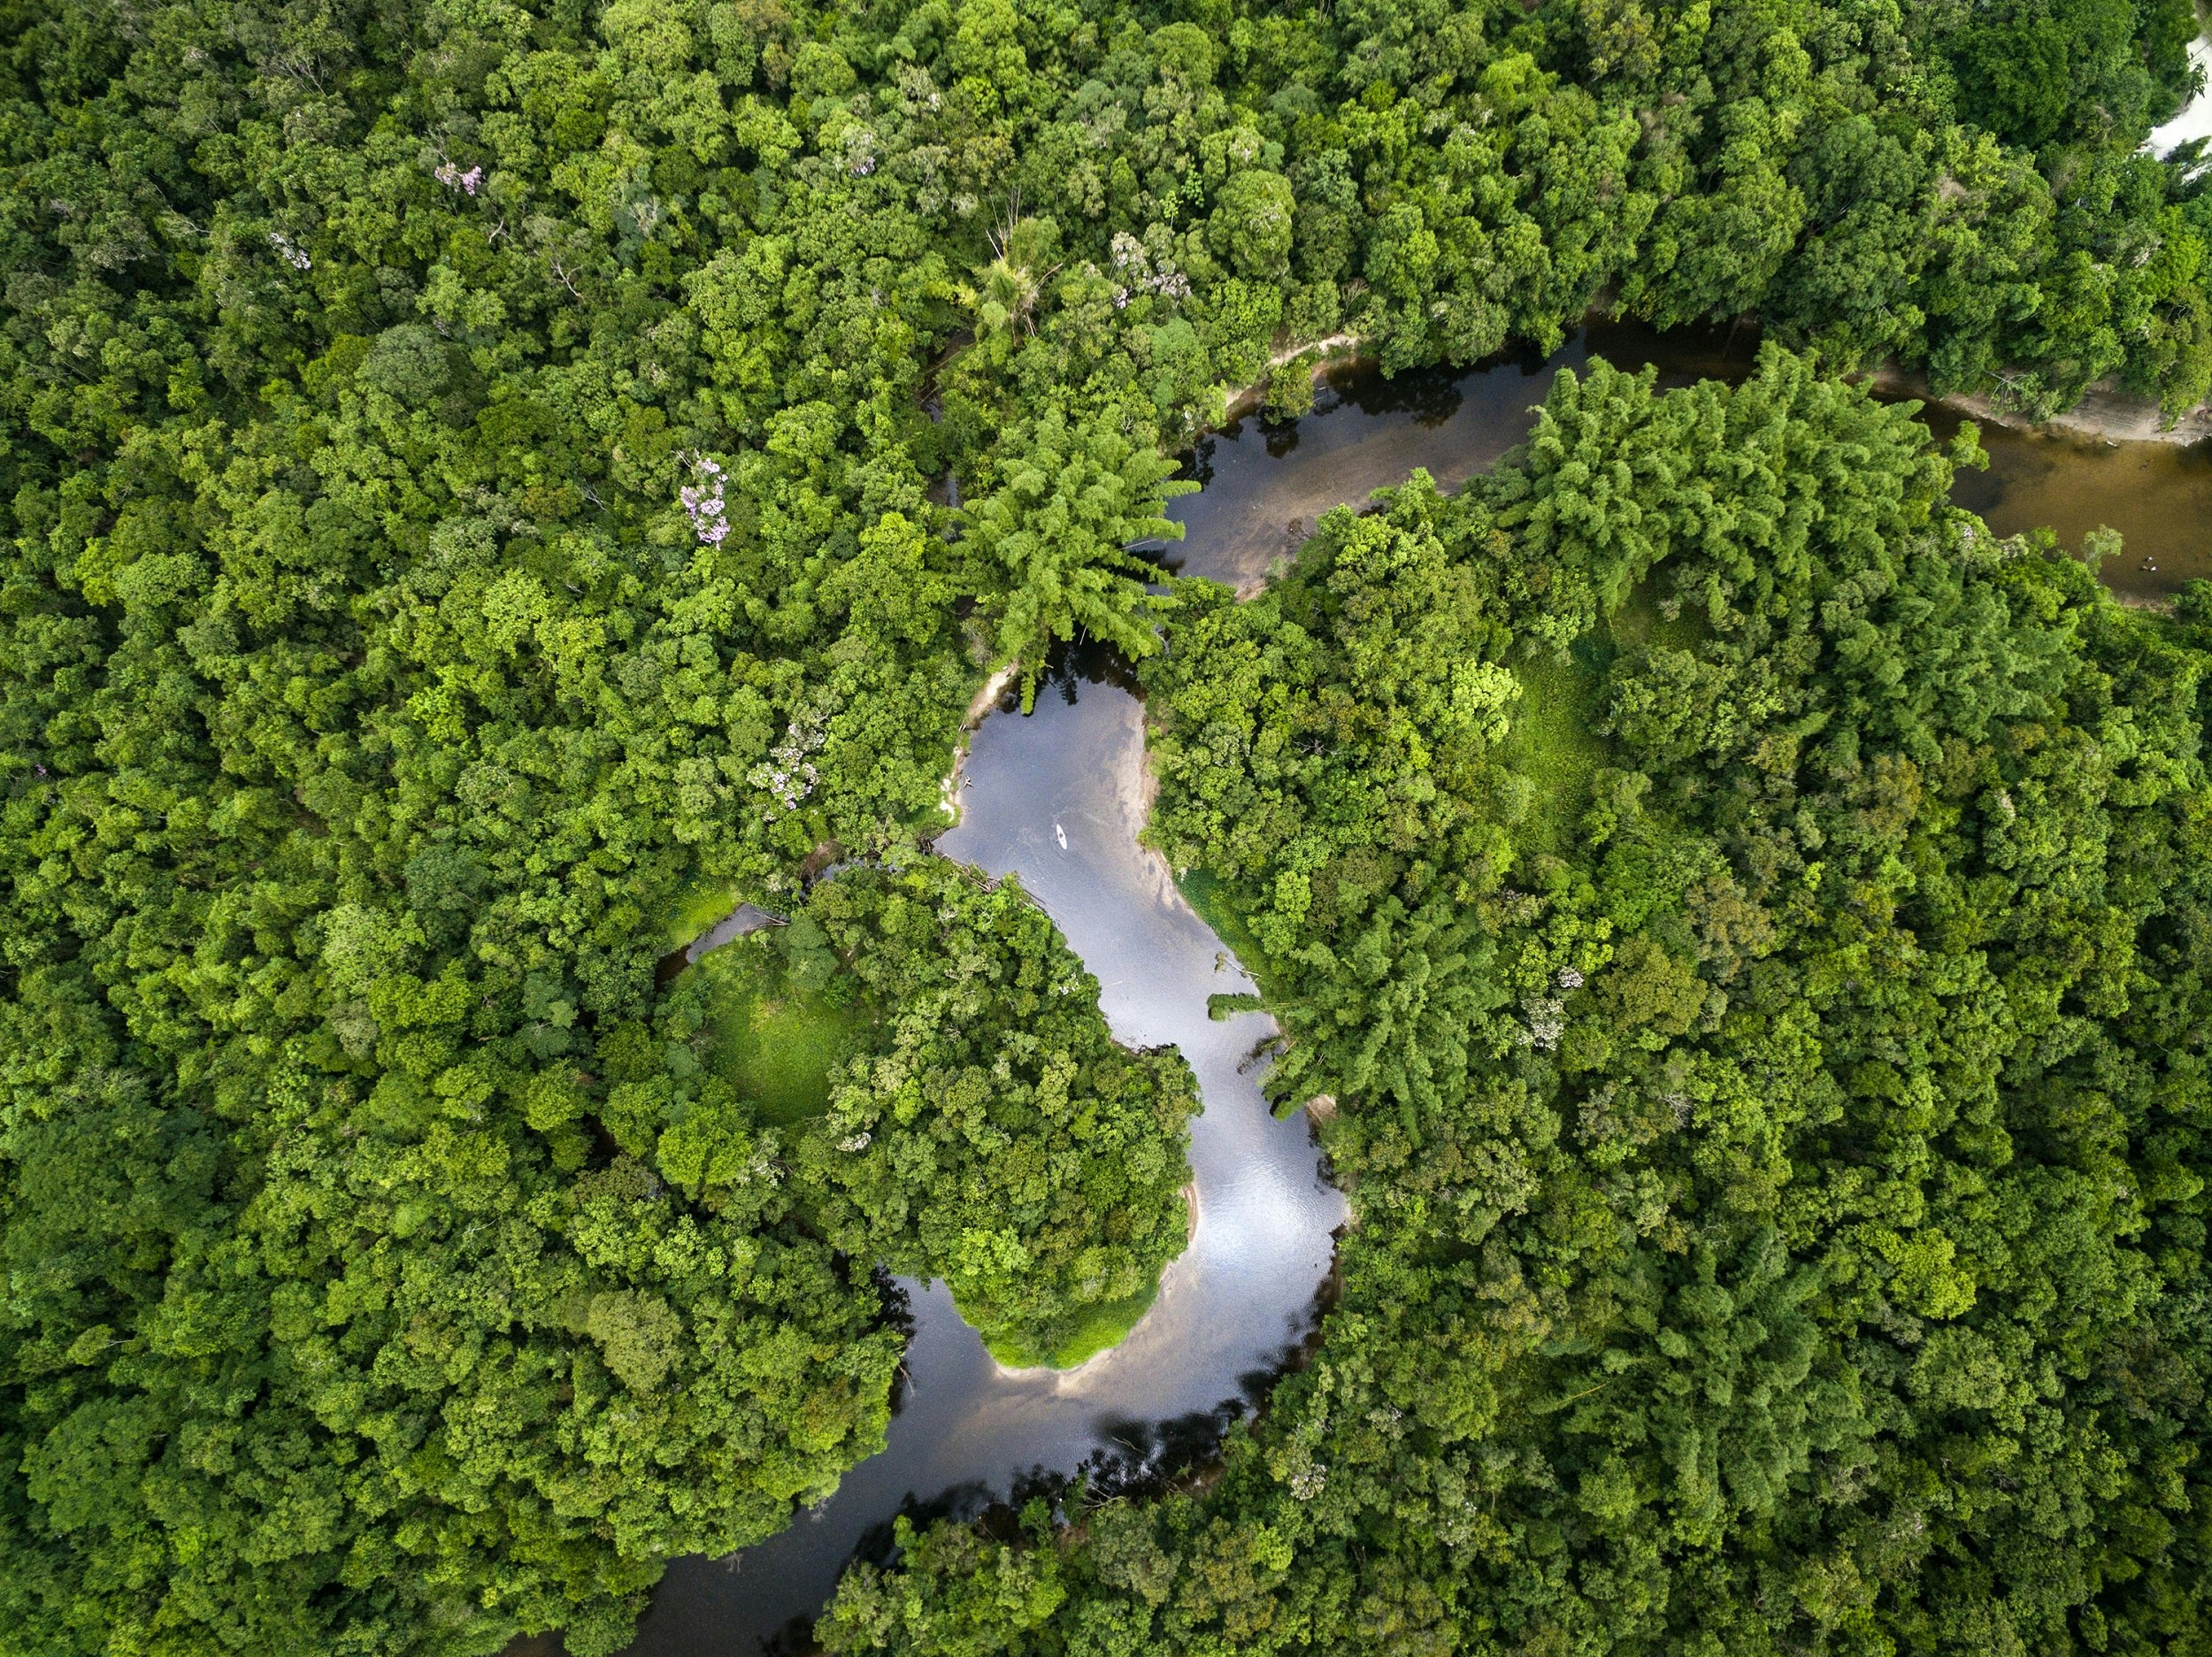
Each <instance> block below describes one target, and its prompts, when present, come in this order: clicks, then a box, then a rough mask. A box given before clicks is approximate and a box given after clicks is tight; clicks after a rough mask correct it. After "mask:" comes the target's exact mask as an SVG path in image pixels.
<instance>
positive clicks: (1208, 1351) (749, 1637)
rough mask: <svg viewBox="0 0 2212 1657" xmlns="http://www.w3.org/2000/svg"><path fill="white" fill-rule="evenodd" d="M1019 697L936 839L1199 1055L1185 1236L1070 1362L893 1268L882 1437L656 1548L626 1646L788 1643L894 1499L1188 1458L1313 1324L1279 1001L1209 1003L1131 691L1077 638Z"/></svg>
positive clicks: (1146, 1029) (1225, 976)
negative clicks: (744, 1531) (1095, 1349)
mask: <svg viewBox="0 0 2212 1657" xmlns="http://www.w3.org/2000/svg"><path fill="white" fill-rule="evenodd" d="M1015 706H1016V703H1015V700H1014V695H1013V693H1012V692H1011V691H1009V693H1008V694H1007V697H1006V699H1005V700H1004V701H1002V702H1001V703H1000V704H999V706H998V708H997V710H995V711H994V712H993V713H992V714H991V715H990V716H989V717H987V718H986V719H985V720H984V721H983V723H982V725H981V726H980V727H979V729H978V730H977V732H976V733H975V738H974V744H973V747H972V749H971V751H970V753H969V755H968V757H967V760H966V763H964V765H963V766H962V768H961V772H960V776H961V782H962V796H961V805H962V816H961V819H960V822H959V825H958V826H957V827H956V828H953V829H951V830H949V831H948V832H946V833H945V834H943V835H942V836H941V837H940V838H939V840H938V841H937V849H938V850H939V851H940V852H941V853H943V854H944V855H947V856H950V857H956V858H958V859H960V860H961V861H962V862H964V863H972V864H974V865H975V866H976V867H978V868H979V869H983V870H985V871H988V872H989V873H992V874H995V875H1003V874H1009V873H1012V874H1018V875H1019V876H1020V877H1021V882H1022V885H1023V886H1024V887H1025V889H1026V890H1027V891H1028V892H1029V893H1030V894H1032V895H1033V896H1034V897H1035V898H1036V899H1037V901H1039V902H1041V904H1043V906H1044V908H1045V909H1046V910H1047V912H1048V913H1049V914H1050V915H1051V917H1052V918H1053V919H1054V920H1055V921H1056V923H1057V924H1059V927H1060V930H1061V931H1062V932H1064V934H1065V935H1066V937H1067V940H1068V942H1069V944H1070V946H1071V947H1073V949H1074V950H1075V952H1076V954H1077V955H1080V956H1081V957H1082V959H1083V962H1084V963H1085V964H1086V965H1087V967H1088V968H1089V969H1090V970H1091V971H1092V973H1093V974H1094V975H1095V976H1096V978H1098V980H1099V984H1100V993H1099V1001H1100V1005H1101V1007H1102V1009H1103V1010H1104V1012H1105V1015H1106V1020H1107V1023H1108V1024H1109V1025H1110V1027H1111V1028H1112V1030H1113V1032H1114V1034H1115V1035H1116V1036H1117V1037H1118V1039H1121V1040H1122V1041H1124V1042H1126V1043H1128V1044H1129V1045H1131V1046H1133V1047H1157V1046H1161V1045H1164V1044H1165V1043H1168V1042H1172V1043H1174V1044H1175V1046H1176V1047H1179V1048H1180V1049H1181V1051H1182V1054H1183V1056H1184V1058H1185V1059H1186V1060H1187V1061H1188V1062H1189V1063H1190V1065H1191V1068H1192V1070H1194V1071H1195V1072H1196V1074H1197V1078H1198V1085H1199V1094H1200V1098H1201V1100H1202V1103H1203V1107H1204V1108H1203V1109H1202V1113H1201V1114H1200V1116H1198V1118H1197V1120H1196V1121H1195V1123H1194V1124H1193V1128H1192V1133H1191V1148H1190V1161H1191V1170H1192V1174H1193V1186H1194V1193H1195V1198H1196V1201H1195V1204H1194V1207H1195V1209H1196V1214H1195V1226H1194V1231H1193V1234H1192V1237H1191V1241H1190V1246H1189V1247H1187V1248H1186V1249H1185V1250H1184V1252H1183V1253H1182V1254H1180V1255H1179V1257H1178V1258H1177V1259H1176V1260H1175V1262H1173V1263H1172V1264H1171V1265H1170V1266H1169V1268H1168V1270H1167V1271H1166V1273H1165V1274H1164V1276H1163V1277H1162V1279H1161V1283H1160V1294H1159V1298H1158V1300H1156V1301H1155V1302H1154V1303H1153V1306H1152V1308H1151V1309H1150V1310H1149V1311H1148V1312H1147V1313H1146V1314H1145V1316H1144V1317H1143V1319H1142V1321H1141V1322H1140V1323H1138V1324H1137V1326H1136V1328H1135V1329H1134V1330H1133V1331H1132V1332H1131V1333H1130V1334H1129V1336H1128V1337H1127V1338H1126V1339H1125V1340H1123V1341H1122V1342H1121V1344H1120V1345H1119V1346H1115V1347H1113V1348H1111V1349H1110V1350H1109V1351H1107V1352H1104V1353H1102V1354H1099V1355H1098V1356H1097V1357H1095V1358H1094V1359H1092V1360H1091V1361H1090V1362H1088V1363H1086V1364H1084V1365H1082V1366H1081V1367H1080V1368H1079V1369H1071V1370H1067V1371H1064V1372H1055V1371H1051V1370H1034V1369H1033V1370H1019V1371H1009V1370H1006V1369H1001V1368H999V1366H998V1365H997V1364H996V1363H995V1362H993V1361H992V1359H991V1357H990V1355H989V1354H987V1353H986V1352H985V1351H984V1349H983V1343H982V1342H981V1341H980V1340H979V1339H977V1338H976V1335H975V1332H974V1331H972V1330H971V1329H969V1328H968V1326H967V1325H966V1324H964V1323H962V1322H961V1321H960V1319H959V1317H958V1316H956V1314H955V1313H954V1311H953V1309H952V1301H951V1297H950V1296H949V1294H947V1293H946V1292H945V1291H944V1289H943V1288H942V1286H941V1285H926V1286H925V1285H919V1284H912V1283H903V1282H902V1284H900V1285H899V1292H900V1293H902V1294H903V1295H904V1296H905V1299H906V1306H907V1313H908V1316H910V1318H911V1319H912V1323H913V1338H912V1340H911V1343H910V1346H908V1349H907V1355H906V1377H905V1381H904V1384H903V1385H902V1388H901V1396H900V1398H899V1400H897V1413H896V1414H895V1415H894V1417H893V1419H892V1422H891V1430H890V1436H889V1441H888V1443H887V1445H886V1446H885V1447H884V1450H883V1452H882V1454H879V1455H876V1456H873V1457H872V1458H871V1459H869V1460H868V1461H864V1462H862V1463H861V1464H860V1465H859V1466H858V1467H856V1468H855V1469H853V1470H852V1471H851V1472H850V1473H849V1474H847V1475H846V1476H845V1480H844V1483H843V1484H841V1486H840V1487H839V1489H838V1492H837V1493H836V1495H834V1496H833V1497H832V1498H831V1499H830V1500H828V1501H827V1502H825V1503H824V1504H823V1505H822V1506H821V1507H818V1508H817V1509H815V1510H814V1511H812V1512H810V1513H806V1514H802V1515H800V1516H799V1517H798V1519H797V1520H796V1521H795V1523H793V1525H792V1527H791V1528H790V1529H789V1530H786V1531H785V1532H783V1534H781V1535H780V1536H778V1537H776V1538H773V1539H772V1540H770V1541H768V1542H764V1543H763V1544H761V1545H760V1546H757V1547H754V1548H749V1549H748V1550H747V1551H746V1552H744V1553H741V1554H738V1555H736V1556H734V1557H733V1558H731V1559H728V1560H724V1561H707V1560H700V1559H692V1560H686V1561H681V1562H680V1563H679V1564H677V1565H676V1566H674V1567H672V1569H670V1571H669V1574H668V1577H667V1579H666V1581H665V1582H664V1584H663V1586H662V1587H661V1589H660V1591H659V1592H658V1593H657V1596H656V1597H655V1599H654V1602H653V1609H652V1612H651V1614H650V1615H649V1616H648V1617H647V1619H646V1621H645V1622H644V1625H643V1626H642V1628H641V1630H639V1635H638V1640H637V1643H636V1645H635V1646H634V1647H633V1650H634V1652H635V1653H638V1657H676V1654H677V1653H685V1654H686V1657H690V1654H694V1653H696V1654H698V1657H705V1654H706V1653H716V1654H717V1657H733V1654H736V1653H753V1652H757V1651H760V1650H763V1649H776V1648H779V1647H784V1648H790V1649H799V1648H803V1644H804V1630H805V1628H806V1626H807V1624H808V1623H809V1622H811V1620H812V1618H813V1617H814V1615H816V1614H817V1613H818V1611H819V1610H820V1608H821V1607H822V1604H823V1602H824V1601H826V1599H828V1598H829V1595H830V1592H831V1590H832V1589H833V1587H834V1586H835V1584H836V1581H837V1576H838V1573H839V1572H840V1571H841V1570H842V1569H843V1568H844V1566H845V1563H846V1561H848V1560H849V1559H850V1558H851V1557H853V1555H854V1554H855V1553H864V1554H878V1553H881V1552H882V1551H883V1550H884V1549H886V1548H887V1546H888V1545H889V1541H890V1526H891V1520H892V1519H893V1517H894V1516H895V1515H898V1514H900V1513H902V1512H904V1513H909V1514H912V1515H917V1516H921V1515H929V1516H934V1515H941V1514H958V1515H964V1516H966V1515H975V1514H978V1513H980V1512H981V1511H982V1510H983V1509H984V1508H985V1507H988V1506H989V1505H990V1504H991V1503H992V1502H993V1501H996V1500H1006V1499H1007V1498H1008V1497H1009V1496H1010V1495H1011V1494H1014V1493H1015V1492H1018V1491H1022V1490H1024V1489H1025V1488H1026V1487H1030V1486H1032V1485H1034V1484H1038V1483H1040V1482H1041V1481H1042V1480H1044V1479H1045V1478H1047V1477H1048V1476H1051V1475H1066V1474H1069V1473H1072V1472H1074V1471H1075V1470H1076V1469H1078V1468H1079V1466H1081V1465H1084V1464H1086V1463H1089V1464H1092V1465H1093V1466H1094V1467H1097V1468H1100V1469H1102V1471H1103V1472H1104V1473H1106V1474H1107V1475H1108V1476H1109V1477H1122V1478H1127V1477H1133V1476H1135V1477H1141V1476H1142V1475H1144V1474H1146V1473H1148V1472H1155V1471H1157V1470H1160V1469H1171V1468H1176V1467H1180V1466H1186V1465H1188V1464H1189V1463H1191V1462H1192V1461H1195V1460H1199V1459H1202V1457H1203V1456H1204V1455H1205V1454H1206V1453H1207V1452H1208V1451H1209V1449H1210V1447H1211V1446H1213V1445H1214V1444H1215V1443H1216V1442H1217V1440H1218V1438H1219V1436H1220V1434H1221V1432H1222V1431H1223V1430H1224V1429H1225V1427H1226V1425H1227V1423H1229V1422H1230V1421H1231V1420H1233V1419H1234V1418H1235V1417H1236V1416H1237V1415H1240V1414H1242V1413H1243V1412H1244V1411H1246V1410H1247V1409H1248V1408H1250V1407H1251V1406H1252V1405H1253V1403H1254V1402H1256V1400H1257V1399H1258V1398H1259V1396H1260V1394H1261V1393H1262V1392H1263V1391H1264V1389H1265V1387H1266V1385H1267V1384H1268V1382H1269V1381H1270V1380H1271V1379H1272V1378H1273V1377H1274V1376H1275V1375H1276V1374H1277V1373H1279V1371H1280V1370H1281V1369H1282V1368H1283V1366H1284V1365H1285V1364H1286V1362H1289V1360H1290V1359H1291V1357H1292V1356H1293V1355H1294V1353H1295V1351H1296V1349H1297V1347H1298V1345H1299V1344H1300V1342H1301V1341H1302V1339H1303V1338H1304V1337H1305V1335H1306V1334H1307V1333H1308V1332H1309V1331H1310V1330H1311V1328H1312V1326H1313V1321H1314V1314H1315V1312H1316V1309H1317V1297H1318V1296H1319V1294H1320V1293H1321V1290H1322V1288H1323V1285H1324V1284H1325V1281H1326V1280H1327V1277H1328V1273H1329V1264H1330V1259H1331V1256H1332V1254H1333V1250H1334V1240H1333V1237H1332V1233H1333V1231H1334V1230H1335V1228H1336V1226H1337V1225H1338V1224H1340V1222H1341V1221H1342V1219H1343V1217H1344V1201H1343V1198H1342V1197H1341V1196H1340V1194H1339V1193H1338V1192H1337V1191H1336V1189H1335V1188H1334V1187H1333V1186H1332V1185H1330V1184H1329V1183H1328V1182H1327V1181H1326V1180H1325V1178H1323V1177H1322V1169H1321V1165H1320V1159H1319V1153H1318V1152H1317V1150H1316V1149H1315V1147H1314V1144H1313V1136H1312V1132H1311V1131H1310V1128H1309V1126H1308V1125H1307V1122H1306V1119H1305V1117H1304V1116H1294V1117H1293V1118H1292V1119H1291V1120H1288V1121H1278V1120H1277V1119H1276V1118H1275V1117H1274V1116H1272V1115H1271V1114H1270V1113H1269V1111H1268V1109H1267V1104H1266V1101H1264V1100H1263V1098H1262V1097H1261V1094H1260V1087H1259V1077H1260V1074H1261V1069H1262V1066H1261V1064H1260V1062H1257V1053H1258V1050H1259V1049H1261V1048H1263V1047H1264V1046H1265V1045H1266V1044H1267V1043H1268V1042H1269V1041H1270V1040H1271V1038H1272V1037H1273V1035H1274V1032H1275V1031H1274V1022H1273V1020H1271V1019H1270V1018H1269V1017H1267V1016H1265V1015H1263V1014H1257V1013H1246V1014H1242V1015H1240V1016H1237V1017H1233V1018H1230V1019H1225V1020H1223V1021H1220V1022H1215V1021H1213V1020H1211V1019H1210V1018H1209V1017H1208V1016H1207V1013H1206V1001H1207V998H1208V997H1209V996H1210V995H1213V994H1216V993H1236V992H1240V991H1249V990H1250V989H1251V988H1252V987H1253V986H1252V982H1251V980H1250V979H1249V978H1247V977H1246V976H1245V974H1244V971H1243V970H1242V969H1241V968H1240V967H1239V966H1238V965H1237V963H1236V962H1235V961H1234V960H1233V958H1232V957H1231V955H1229V953H1228V951H1227V950H1226V949H1225V948H1224V947H1222V944H1221V940H1219V939H1218V938H1217V937H1215V936H1214V934H1213V932H1211V931H1210V929H1209V928H1208V927H1207V925H1206V924H1205V923H1204V922H1203V921H1202V920H1200V919H1199V917H1197V915H1196V914H1194V912H1193V911H1192V909H1191V908H1190V906H1189V905H1188V904H1187V903H1186V902H1185V901H1183V898H1182V895H1181V894H1179V892H1178V891H1177V890H1176V888H1175V885H1174V882H1173V881H1172V880H1171V878H1169V873H1168V869H1167V865H1166V863H1164V861H1163V860H1162V859H1161V858H1160V857H1159V856H1158V855H1156V853H1153V852H1150V851H1148V850H1145V849H1144V848H1141V847H1140V846H1139V845H1138V844H1137V834H1138V831H1139V830H1140V829H1141V828H1142V827H1143V825H1144V818H1145V812H1146V809H1147V801H1146V785H1145V769H1144V728H1143V707H1142V704H1141V702H1139V701H1138V700H1137V697H1136V696H1135V694H1133V692H1132V690H1131V689H1130V688H1129V687H1128V685H1127V684H1126V682H1125V680H1124V679H1123V678H1122V677H1121V676H1120V675H1119V674H1118V672H1117V671H1116V665H1115V664H1114V662H1113V660H1112V659H1111V658H1110V656H1107V655H1106V654H1105V653H1104V652H1103V651H1092V652H1087V653H1086V652H1078V653H1075V654H1074V655H1073V656H1071V657H1070V658H1068V659H1066V660H1064V661H1063V662H1061V663H1060V664H1058V666H1057V667H1056V671H1054V673H1053V674H1052V676H1051V678H1050V679H1048V680H1047V681H1046V682H1045V683H1044V684H1042V685H1041V686H1039V687H1038V692H1037V699H1036V708H1035V711H1034V712H1033V713H1032V714H1031V715H1030V716H1029V717H1027V718H1023V717H1019V716H1018V714H1017V713H1016V712H1015V711H1014V710H1015Z"/></svg>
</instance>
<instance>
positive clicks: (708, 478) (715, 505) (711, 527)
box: [676, 455, 730, 547]
mask: <svg viewBox="0 0 2212 1657" xmlns="http://www.w3.org/2000/svg"><path fill="white" fill-rule="evenodd" d="M691 476H692V481H691V482H689V483H687V484H686V485H684V487H682V488H681V489H680V490H679V491H678V492H677V495H676V500H677V502H678V503H679V504H680V505H681V506H682V508H683V509H684V516H685V517H686V518H689V519H690V520H691V533H693V534H695V535H696V536H698V537H699V544H700V545H701V546H703V547H718V546H720V545H721V544H722V538H723V537H724V536H725V535H726V534H728V533H730V520H729V518H728V517H727V516H726V507H725V506H724V504H723V500H722V482H723V473H722V464H721V463H720V462H719V461H718V460H714V459H711V458H710V457H709V456H705V455H701V456H698V457H697V458H695V460H693V462H692V463H691Z"/></svg>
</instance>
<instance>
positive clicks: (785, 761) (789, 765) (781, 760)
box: [745, 714, 828, 811]
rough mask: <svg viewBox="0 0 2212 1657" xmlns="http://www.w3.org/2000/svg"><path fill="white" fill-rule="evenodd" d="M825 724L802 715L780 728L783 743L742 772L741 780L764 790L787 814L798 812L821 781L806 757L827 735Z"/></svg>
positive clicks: (814, 718)
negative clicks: (773, 796) (743, 773)
mask: <svg viewBox="0 0 2212 1657" xmlns="http://www.w3.org/2000/svg"><path fill="white" fill-rule="evenodd" d="M826 726H827V722H826V719H825V717H823V716H822V715H820V714H810V715H803V716H801V717H797V718H795V719H793V720H792V721H791V723H790V724H788V725H786V726H785V727H784V731H783V740H782V741H780V742H779V743H778V744H776V746H775V747H774V748H770V749H769V750H768V757H767V758H766V759H764V760H763V761H761V763H759V764H757V765H756V766H754V767H753V769H752V770H751V771H749V772H747V773H746V777H745V780H746V781H747V782H749V783H750V784H751V785H752V786H754V787H756V788H764V789H766V790H767V791H768V792H769V793H770V794H773V795H775V796H776V799H777V801H778V802H779V803H780V804H781V805H782V807H783V809H785V810H787V811H795V810H797V809H799V802H800V801H802V800H803V799H805V798H806V797H807V796H808V795H809V794H812V793H813V792H814V785H815V784H816V783H817V782H819V781H820V780H821V775H820V773H819V772H818V771H816V770H815V767H814V762H813V761H812V760H811V759H810V758H808V757H807V756H809V755H810V754H814V753H817V752H818V751H819V750H820V748H821V746H822V744H823V742H824V740H826V738H827V736H828V731H827V728H826Z"/></svg>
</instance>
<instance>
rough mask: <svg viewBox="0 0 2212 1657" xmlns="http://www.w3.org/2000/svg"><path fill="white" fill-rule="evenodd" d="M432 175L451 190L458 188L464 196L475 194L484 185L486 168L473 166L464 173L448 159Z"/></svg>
mask: <svg viewBox="0 0 2212 1657" xmlns="http://www.w3.org/2000/svg"><path fill="white" fill-rule="evenodd" d="M430 176H431V177H432V178H434V179H435V180H438V182H439V183H441V184H442V185H444V186H445V187H446V188H448V189H449V190H458V191H460V192H461V194H462V195H464V196H473V195H475V194H476V192H477V190H478V189H479V188H481V186H482V185H483V182H484V169H483V168H482V167H481V166H473V167H471V168H470V169H469V170H468V171H467V172H466V173H464V172H462V171H461V169H460V168H458V167H457V166H455V165H453V163H451V162H450V161H447V162H442V163H441V164H440V165H439V167H438V170H437V171H436V172H435V173H432V174H431V175H430Z"/></svg>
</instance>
